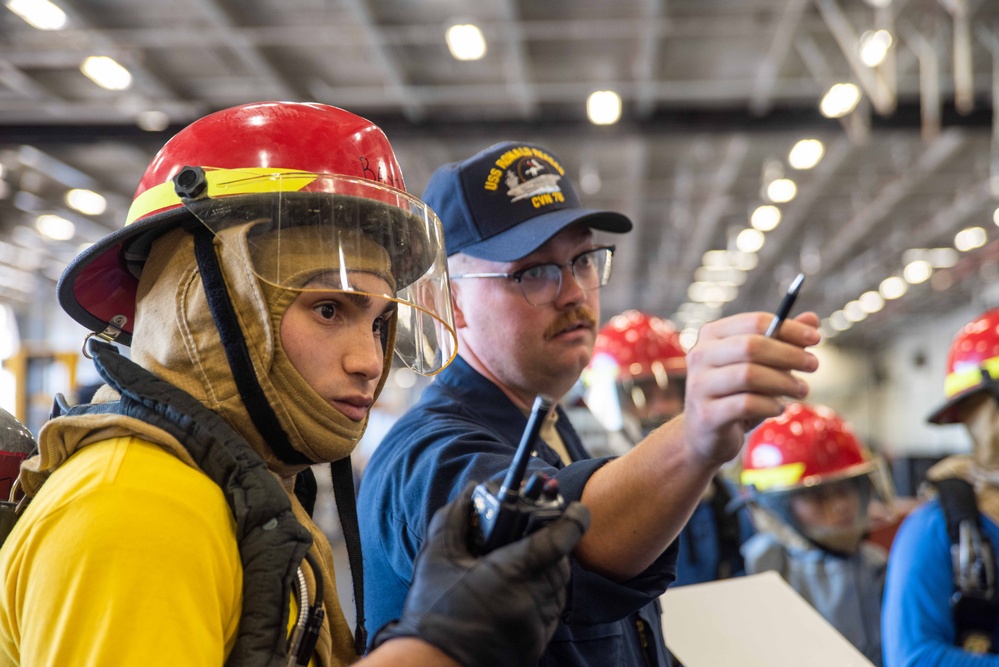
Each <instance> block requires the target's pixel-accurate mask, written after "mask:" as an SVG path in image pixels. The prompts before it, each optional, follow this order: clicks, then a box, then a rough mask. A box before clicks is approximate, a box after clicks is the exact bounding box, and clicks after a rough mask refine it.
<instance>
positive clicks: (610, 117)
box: [586, 90, 621, 125]
mask: <svg viewBox="0 0 999 667" xmlns="http://www.w3.org/2000/svg"><path fill="white" fill-rule="evenodd" d="M586 116H587V118H589V119H590V122H591V123H593V124H594V125H613V124H614V123H616V122H617V121H618V120H620V119H621V96H620V95H618V94H617V93H615V92H614V91H613V90H597V91H594V92H592V93H590V96H589V98H587V100H586Z"/></svg>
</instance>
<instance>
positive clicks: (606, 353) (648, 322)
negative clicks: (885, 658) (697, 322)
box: [590, 310, 687, 379]
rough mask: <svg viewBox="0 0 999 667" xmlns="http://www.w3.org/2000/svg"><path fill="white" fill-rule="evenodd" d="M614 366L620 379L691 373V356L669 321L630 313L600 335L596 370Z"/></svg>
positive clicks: (594, 361) (595, 354) (613, 320)
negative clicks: (689, 371)
mask: <svg viewBox="0 0 999 667" xmlns="http://www.w3.org/2000/svg"><path fill="white" fill-rule="evenodd" d="M609 365H614V366H616V367H617V377H618V378H619V379H621V378H628V377H630V378H639V377H646V376H650V375H658V374H660V373H662V372H663V371H665V372H666V374H667V375H668V376H670V375H686V374H687V353H686V352H685V351H684V349H683V346H682V345H681V344H680V334H679V332H678V331H677V330H676V327H675V326H673V324H672V323H671V322H669V321H668V320H664V319H662V318H659V317H655V316H653V315H647V314H645V313H642V312H639V311H637V310H627V311H625V312H623V313H621V314H620V315H615V316H614V317H612V318H611V319H610V321H609V322H607V324H606V325H604V327H603V328H602V329H600V333H599V334H597V340H596V343H595V344H594V346H593V358H592V360H591V361H590V366H591V367H592V368H596V367H606V366H609Z"/></svg>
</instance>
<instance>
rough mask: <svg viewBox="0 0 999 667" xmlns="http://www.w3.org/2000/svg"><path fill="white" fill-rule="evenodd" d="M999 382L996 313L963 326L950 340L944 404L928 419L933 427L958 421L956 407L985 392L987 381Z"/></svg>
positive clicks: (998, 336)
mask: <svg viewBox="0 0 999 667" xmlns="http://www.w3.org/2000/svg"><path fill="white" fill-rule="evenodd" d="M986 375H987V376H988V378H991V379H992V380H999V309H996V310H990V311H988V312H986V313H984V314H983V315H981V316H980V317H978V318H977V319H975V320H974V321H972V322H969V323H968V324H965V325H964V326H963V327H961V330H960V331H958V332H957V335H955V336H954V340H953V342H952V343H951V346H950V353H949V354H948V355H947V379H946V380H944V395H945V396H946V397H947V402H946V403H944V405H943V406H941V407H940V408H939V409H937V410H936V411H935V412H934V413H933V414H931V415H930V416H929V421H930V422H931V423H933V424H952V423H954V422H956V421H958V410H957V406H958V404H959V403H961V402H962V401H964V399H966V398H968V397H969V396H972V395H974V394H977V393H979V392H980V391H982V390H983V389H985V388H986V382H987V378H986V377H985V376H986Z"/></svg>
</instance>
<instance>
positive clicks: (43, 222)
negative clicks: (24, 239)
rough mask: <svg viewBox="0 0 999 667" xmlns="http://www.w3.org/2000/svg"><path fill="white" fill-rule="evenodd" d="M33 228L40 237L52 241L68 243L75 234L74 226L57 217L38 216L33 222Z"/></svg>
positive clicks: (48, 215) (49, 215)
mask: <svg viewBox="0 0 999 667" xmlns="http://www.w3.org/2000/svg"><path fill="white" fill-rule="evenodd" d="M35 228H36V229H37V230H38V231H39V232H40V233H41V235H42V236H44V237H46V238H49V239H52V240H53V241H68V240H69V239H71V238H73V234H75V233H76V225H74V224H73V223H72V222H70V221H69V220H67V219H66V218H62V217H59V216H58V215H51V214H46V215H40V216H38V218H37V219H36V220H35Z"/></svg>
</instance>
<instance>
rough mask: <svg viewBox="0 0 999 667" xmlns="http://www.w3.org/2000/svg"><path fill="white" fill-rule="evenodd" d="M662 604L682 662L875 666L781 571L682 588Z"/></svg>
mask: <svg viewBox="0 0 999 667" xmlns="http://www.w3.org/2000/svg"><path fill="white" fill-rule="evenodd" d="M661 602H662V606H663V634H664V636H665V639H666V646H668V647H669V650H670V651H671V652H672V653H673V655H675V656H676V657H677V659H678V660H680V662H682V663H683V665H684V667H724V666H726V665H739V667H802V666H803V665H807V666H808V667H873V663H871V661H870V660H868V659H867V658H866V657H865V656H864V654H863V653H861V652H860V651H858V650H857V649H856V648H855V647H854V646H853V644H851V643H850V642H849V641H848V640H847V639H846V638H845V637H844V636H843V635H841V634H840V633H839V632H837V631H836V629H835V628H833V626H831V625H830V624H829V623H828V622H827V621H826V620H825V619H824V618H822V616H821V615H820V614H819V613H818V612H817V611H815V609H814V608H812V606H811V605H810V604H808V603H807V602H806V601H805V600H804V599H803V598H802V597H801V596H800V595H798V594H797V593H796V592H795V591H794V589H793V588H791V587H790V586H788V585H787V583H786V582H785V581H784V580H783V579H782V578H781V576H780V575H779V574H777V573H776V572H763V573H760V574H754V575H751V576H748V577H736V578H734V579H725V580H723V581H713V582H710V583H707V584H695V585H691V586H681V587H679V588H675V589H670V590H667V591H666V593H665V594H664V595H663V596H662V598H661Z"/></svg>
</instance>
